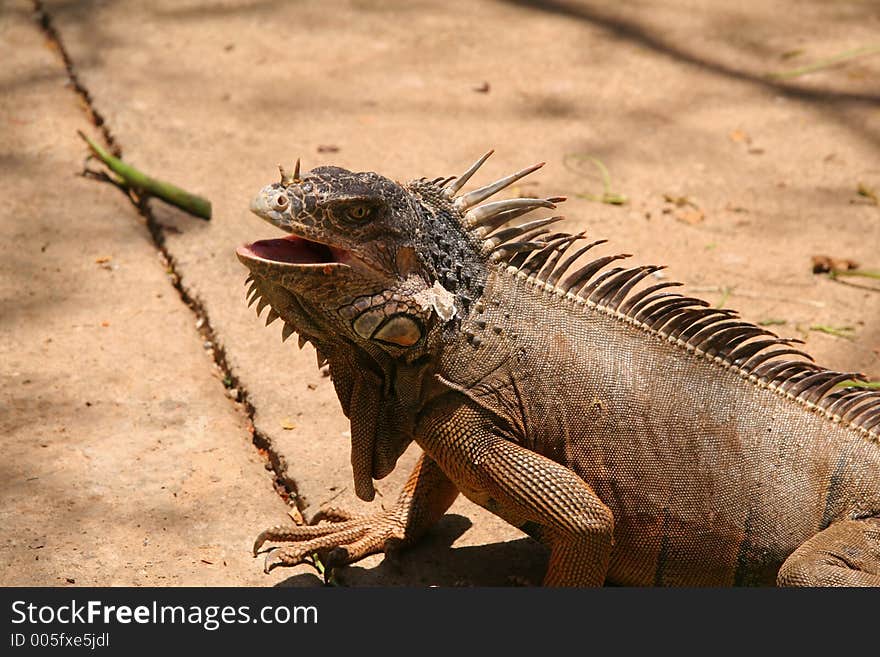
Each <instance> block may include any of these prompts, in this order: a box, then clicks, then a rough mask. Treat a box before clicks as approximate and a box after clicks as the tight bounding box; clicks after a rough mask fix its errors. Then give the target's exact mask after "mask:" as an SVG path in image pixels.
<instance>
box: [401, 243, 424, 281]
mask: <svg viewBox="0 0 880 657" xmlns="http://www.w3.org/2000/svg"><path fill="white" fill-rule="evenodd" d="M395 260H396V264H397V272H398V273H399V274H400V276H401V278H407V277H408V276H410V275H412V274H418V273H419V272H420V270H421V263H420V262H419V257H418V255H416V250H415V248H413V247H411V246H402V247H400V248H399V249H397V257H396V258H395Z"/></svg>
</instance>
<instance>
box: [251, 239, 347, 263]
mask: <svg viewBox="0 0 880 657" xmlns="http://www.w3.org/2000/svg"><path fill="white" fill-rule="evenodd" d="M236 252H237V253H238V255H239V256H242V257H245V258H259V259H260V260H267V261H269V262H275V263H285V264H290V265H328V264H344V263H345V261H346V260H348V252H347V251H345V250H343V249H338V248H335V247H333V246H328V245H327V244H321V243H320V242H312V241H311V240H307V239H305V238H304V237H299V236H297V235H287V236H285V237H279V238H276V239H270V240H259V241H257V242H254V243H253V244H245V245H243V246H240V247H238V249H236Z"/></svg>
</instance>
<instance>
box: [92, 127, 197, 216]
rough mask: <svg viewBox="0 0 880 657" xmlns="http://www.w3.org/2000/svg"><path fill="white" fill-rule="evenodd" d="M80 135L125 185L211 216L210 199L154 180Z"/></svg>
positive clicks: (180, 206) (191, 210)
mask: <svg viewBox="0 0 880 657" xmlns="http://www.w3.org/2000/svg"><path fill="white" fill-rule="evenodd" d="M77 133H78V134H79V136H80V137H82V138H83V140H85V142H86V144H88V145H89V148H90V149H91V151H92V153H94V154H95V157H97V158H98V159H99V160H101V162H103V163H104V164H106V165H107V167H108V168H109V169H110V170H111V171H112V172H113V173H115V174H116V175H118V176H119V177H120V178H121V179H122V181H123V183H124V184H125V186H126V187H128V188H129V189H132V190H134V191H135V192H138V193H139V194H142V193H147V194H150V195H151V196H155V197H156V198H160V199H162V200H163V201H166V202H167V203H170V204H171V205H174V206H176V207H178V208H180V209H181V210H185V211H186V212H189V213H190V214H192V215H195V216H196V217H200V218H201V219H205V220H208V219H210V218H211V201H209V200H208V199H205V198H202V197H201V196H196V195H195V194H190V193H189V192H187V191H186V190H183V189H181V188H180V187H177V186H175V185H172V184H171V183H168V182H165V181H162V180H156V179H155V178H151V177H150V176H148V175H146V174H145V173H143V172H141V171H138V170H137V169H135V168H134V167H133V166H131V165H130V164H126V163H125V162H123V161H122V160H120V159H119V158H118V157H114V156H112V155H111V154H110V153H108V152H107V151H106V150H104V149H103V148H101V147H100V146H99V145H98V144H96V143H95V142H94V141H92V140H91V139H89V138H88V137H87V136H86V135H85V134H84V133H83V132H82V131H80V130H77Z"/></svg>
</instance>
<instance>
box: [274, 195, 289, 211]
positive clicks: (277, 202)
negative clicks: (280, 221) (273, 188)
mask: <svg viewBox="0 0 880 657" xmlns="http://www.w3.org/2000/svg"><path fill="white" fill-rule="evenodd" d="M288 203H290V200H289V199H288V198H287V194H284V193H282V194H276V195H275V198H273V199H272V207H273V208H275V209H276V210H283V209H284V208H286V207H287V204H288Z"/></svg>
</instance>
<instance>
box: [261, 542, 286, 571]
mask: <svg viewBox="0 0 880 657" xmlns="http://www.w3.org/2000/svg"><path fill="white" fill-rule="evenodd" d="M279 551H280V549H279V548H272V549H271V550H269V551H268V552H267V553H266V558H265V559H264V560H263V572H264V573H266V574H267V575H268V574H269V573H271V572H272V569H273V568H277V567H278V566H280V565H281V563H282V561H281V559H278V560H277V561H276V560H274V559H273V558H272V555H273V554H275V553H276V552H279Z"/></svg>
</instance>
